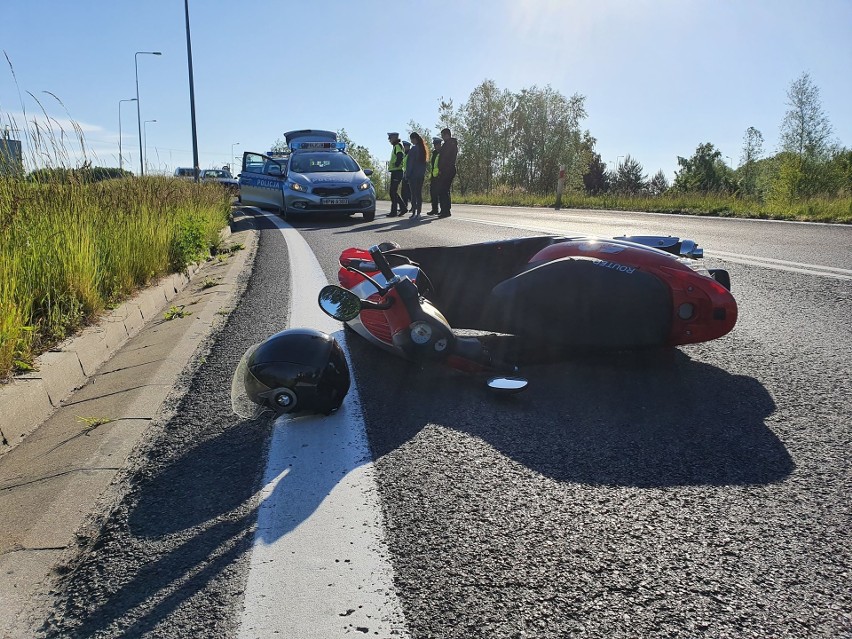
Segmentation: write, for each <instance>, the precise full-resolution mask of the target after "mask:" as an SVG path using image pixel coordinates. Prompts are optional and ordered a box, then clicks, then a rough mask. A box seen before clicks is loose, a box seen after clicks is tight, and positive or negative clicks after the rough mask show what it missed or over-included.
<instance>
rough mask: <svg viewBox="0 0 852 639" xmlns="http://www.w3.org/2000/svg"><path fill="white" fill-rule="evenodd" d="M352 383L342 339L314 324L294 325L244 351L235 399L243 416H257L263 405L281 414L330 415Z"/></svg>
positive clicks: (236, 377)
mask: <svg viewBox="0 0 852 639" xmlns="http://www.w3.org/2000/svg"><path fill="white" fill-rule="evenodd" d="M349 383H350V378H349V365H348V364H347V363H346V356H345V355H344V354H343V349H341V348H340V344H338V343H337V340H335V339H334V338H333V337H331V336H330V335H327V334H326V333H323V332H321V331H316V330H313V329H310V328H291V329H288V330H286V331H281V332H280V333H276V334H275V335H272V336H271V337H269V338H267V339H266V340H265V341H263V342H261V343H260V344H258V345H257V346H254V347H252V348H250V349H249V350H248V351H247V352H246V354H245V355H243V358H242V360H241V361H240V365H239V366H238V367H237V371H236V373H235V374H234V380H233V383H232V385H231V402H232V406H233V408H234V412H235V413H237V414H238V415H240V416H242V417H256V416H257V415H258V414H259V413H261V412H263V410H264V409H269V410H272V411H273V412H275V414H276V415H283V414H284V413H290V414H306V413H321V414H323V415H330V414H331V413H333V412H334V411H336V410H337V409H338V408H340V405H341V404H342V403H343V398H344V397H346V393H347V392H348V391H349Z"/></svg>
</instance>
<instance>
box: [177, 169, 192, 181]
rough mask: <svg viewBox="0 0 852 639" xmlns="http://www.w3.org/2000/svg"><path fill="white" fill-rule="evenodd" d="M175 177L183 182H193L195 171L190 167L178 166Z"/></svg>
mask: <svg viewBox="0 0 852 639" xmlns="http://www.w3.org/2000/svg"><path fill="white" fill-rule="evenodd" d="M175 177H176V178H183V179H184V180H194V179H195V169H193V168H192V167H191V166H189V167H187V166H179V167H178V168H176V169H175Z"/></svg>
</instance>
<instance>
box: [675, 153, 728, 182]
mask: <svg viewBox="0 0 852 639" xmlns="http://www.w3.org/2000/svg"><path fill="white" fill-rule="evenodd" d="M677 163H678V166H680V167H681V170H680V171H676V172H675V180H674V185H673V187H672V188H674V189H677V190H678V191H685V192H690V191H698V192H701V193H709V192H716V193H718V192H723V191H729V190H731V186H732V183H731V178H730V175H729V174H730V169H729V168H728V167H727V166H725V163H724V162H722V153H721V151H719V150H718V149H716V148H715V147H714V146H713V145H712V144H710V143H709V142H707V143H705V144H699V145H698V148H696V149H695V153H694V154H693V156H692V157H691V158H682V157H680V156H678V158H677Z"/></svg>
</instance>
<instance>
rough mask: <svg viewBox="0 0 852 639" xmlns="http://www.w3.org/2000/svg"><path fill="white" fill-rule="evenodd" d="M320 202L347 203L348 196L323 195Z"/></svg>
mask: <svg viewBox="0 0 852 639" xmlns="http://www.w3.org/2000/svg"><path fill="white" fill-rule="evenodd" d="M320 202H321V203H322V204H349V198H345V197H324V198H322V199H321V200H320Z"/></svg>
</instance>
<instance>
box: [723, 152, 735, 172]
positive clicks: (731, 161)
mask: <svg viewBox="0 0 852 639" xmlns="http://www.w3.org/2000/svg"><path fill="white" fill-rule="evenodd" d="M725 157H726V158H728V166H729V167H731V170H732V171H733V170H734V162H733V160H731V156H730V155H726V156H725Z"/></svg>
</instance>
